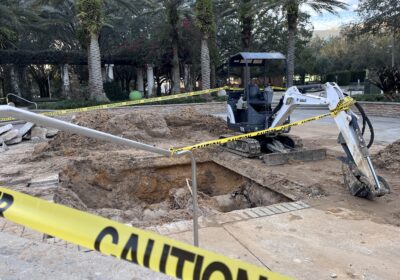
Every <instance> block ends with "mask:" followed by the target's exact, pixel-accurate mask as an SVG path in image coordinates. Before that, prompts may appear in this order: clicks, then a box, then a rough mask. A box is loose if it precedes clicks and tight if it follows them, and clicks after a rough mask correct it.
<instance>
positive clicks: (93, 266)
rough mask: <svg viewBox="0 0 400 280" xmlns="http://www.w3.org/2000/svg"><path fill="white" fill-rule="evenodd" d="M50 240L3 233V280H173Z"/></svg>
mask: <svg viewBox="0 0 400 280" xmlns="http://www.w3.org/2000/svg"><path fill="white" fill-rule="evenodd" d="M24 236H25V235H24ZM50 240H51V241H49V244H47V243H45V242H40V241H39V242H38V241H32V240H28V239H25V238H21V237H19V236H15V235H10V234H7V233H2V232H0V241H1V247H0V249H1V250H0V251H1V253H0V279H7V280H19V279H31V280H43V279H59V280H75V279H76V280H78V279H79V280H80V279H96V280H106V279H107V280H108V279H116V280H119V279H120V280H122V279H124V280H125V279H154V280H157V279H158V280H171V279H172V278H170V277H167V276H165V275H163V274H159V273H156V272H152V271H151V270H148V269H145V268H142V267H139V266H136V265H134V264H132V263H129V262H126V261H121V260H117V259H115V258H112V257H107V256H103V255H100V254H99V253H97V252H93V251H87V250H86V249H82V250H81V251H79V250H78V248H77V246H68V245H69V244H66V243H65V241H60V242H56V241H55V240H53V239H50Z"/></svg>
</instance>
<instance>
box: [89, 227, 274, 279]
mask: <svg viewBox="0 0 400 280" xmlns="http://www.w3.org/2000/svg"><path fill="white" fill-rule="evenodd" d="M106 237H109V238H106ZM110 237H111V238H110ZM119 239H120V238H119V233H118V231H117V229H116V228H114V227H111V226H110V227H106V228H104V229H103V230H101V231H100V233H99V234H98V235H97V237H96V239H95V242H94V248H95V250H97V251H99V252H101V244H102V243H105V242H111V244H113V245H115V246H119V244H118V243H119ZM140 242H141V239H140V236H139V235H137V234H134V233H132V234H131V235H130V237H129V239H128V241H127V242H126V244H125V245H124V247H123V249H122V252H121V255H120V258H121V259H123V260H126V261H129V262H132V263H135V264H138V265H143V266H144V267H147V268H150V260H151V257H152V253H153V248H154V247H155V245H156V244H155V242H156V241H155V240H153V239H147V243H146V249H145V253H144V256H143V258H142V259H140V257H139V256H138V248H139V244H140ZM158 245H159V244H158ZM162 248H163V249H162V253H161V258H160V259H159V265H158V268H159V272H161V273H164V274H166V272H167V267H168V266H169V264H168V261H169V260H170V259H171V258H175V259H176V260H177V261H176V262H174V263H176V266H175V267H174V270H173V271H174V274H175V275H174V277H176V278H178V279H182V278H183V272H184V270H185V267H186V264H187V263H192V264H194V268H193V277H192V279H193V280H210V279H213V276H215V275H220V276H222V278H220V279H225V280H234V279H233V275H234V274H233V273H234V271H231V268H230V267H229V265H227V264H225V263H223V262H220V261H214V262H211V263H209V264H208V265H204V259H205V256H202V255H200V254H196V253H194V252H190V251H188V250H184V249H182V248H178V247H176V246H171V245H168V244H163V245H162ZM112 256H113V257H116V256H114V255H112ZM236 275H237V276H236V279H235V280H249V277H248V272H247V270H245V269H243V268H238V271H237V274H236ZM258 280H268V277H267V276H264V275H260V276H259V279H258Z"/></svg>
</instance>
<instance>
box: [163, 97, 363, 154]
mask: <svg viewBox="0 0 400 280" xmlns="http://www.w3.org/2000/svg"><path fill="white" fill-rule="evenodd" d="M355 103H356V101H355V100H354V99H353V98H351V97H349V96H347V97H345V98H343V99H342V100H341V101H340V102H339V104H338V106H337V107H336V108H335V109H334V110H332V111H331V112H329V113H326V114H323V115H319V116H315V117H311V118H307V119H304V120H300V121H297V122H293V123H289V124H284V125H281V126H277V127H272V128H268V129H264V130H259V131H256V132H250V133H246V134H241V135H238V136H232V137H227V138H222V139H217V140H210V141H205V142H202V143H199V144H195V145H192V146H187V147H182V148H170V151H171V154H174V153H177V152H181V151H191V150H194V149H202V148H206V147H209V146H213V145H221V144H225V143H228V142H233V141H237V140H240V139H244V138H251V137H256V136H261V135H265V134H269V133H273V132H279V131H282V130H285V129H288V128H290V127H294V126H299V125H302V124H305V123H308V122H312V121H316V120H320V119H323V118H326V117H329V116H333V117H334V116H336V115H337V114H338V113H339V112H341V111H344V110H348V109H350V107H351V106H353V105H354V104H355Z"/></svg>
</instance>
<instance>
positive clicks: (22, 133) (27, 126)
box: [18, 122, 35, 137]
mask: <svg viewBox="0 0 400 280" xmlns="http://www.w3.org/2000/svg"><path fill="white" fill-rule="evenodd" d="M34 126H35V124H33V123H30V122H27V123H26V124H24V125H23V126H22V127H21V128H19V129H18V130H19V136H21V137H23V136H25V134H27V133H28V132H29V131H30V130H31V129H32V127H34Z"/></svg>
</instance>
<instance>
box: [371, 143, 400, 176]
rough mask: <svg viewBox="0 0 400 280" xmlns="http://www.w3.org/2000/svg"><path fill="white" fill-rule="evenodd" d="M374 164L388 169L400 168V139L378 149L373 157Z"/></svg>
mask: <svg viewBox="0 0 400 280" xmlns="http://www.w3.org/2000/svg"><path fill="white" fill-rule="evenodd" d="M373 161H374V163H375V165H376V166H377V167H379V168H382V169H387V170H390V171H398V170H400V140H397V141H395V142H393V143H392V144H390V145H388V146H387V147H385V148H384V149H382V150H380V151H379V152H378V153H377V154H376V155H375V156H374V157H373Z"/></svg>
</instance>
